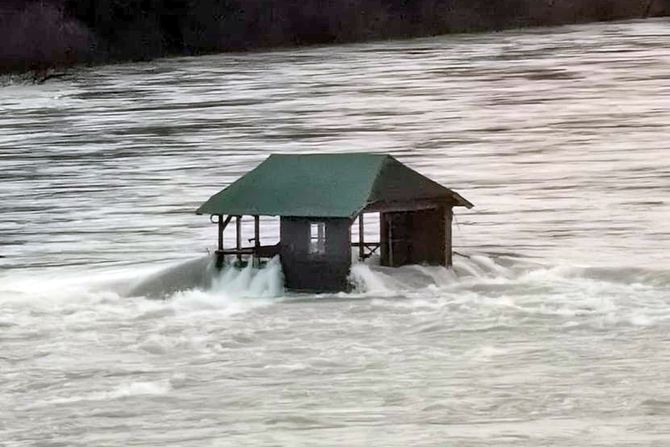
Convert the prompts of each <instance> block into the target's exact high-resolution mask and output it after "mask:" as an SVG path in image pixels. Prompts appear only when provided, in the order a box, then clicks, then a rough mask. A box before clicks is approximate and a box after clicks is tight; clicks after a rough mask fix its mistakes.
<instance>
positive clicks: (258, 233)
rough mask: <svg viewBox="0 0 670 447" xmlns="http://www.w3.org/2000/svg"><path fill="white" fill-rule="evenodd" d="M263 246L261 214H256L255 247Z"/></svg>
mask: <svg viewBox="0 0 670 447" xmlns="http://www.w3.org/2000/svg"><path fill="white" fill-rule="evenodd" d="M260 246H261V219H260V216H254V247H256V248H258V247H260Z"/></svg>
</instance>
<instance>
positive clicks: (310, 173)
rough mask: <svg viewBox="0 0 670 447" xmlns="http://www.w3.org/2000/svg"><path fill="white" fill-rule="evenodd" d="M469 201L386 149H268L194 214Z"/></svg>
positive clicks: (339, 212) (316, 213)
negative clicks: (298, 151) (269, 151)
mask: <svg viewBox="0 0 670 447" xmlns="http://www.w3.org/2000/svg"><path fill="white" fill-rule="evenodd" d="M413 200H440V201H444V202H446V203H449V204H451V205H454V206H466V207H468V208H471V207H472V206H473V205H472V204H471V203H470V202H468V201H467V200H465V199H464V198H463V197H461V196H460V195H458V194H457V193H455V192H454V191H452V190H450V189H448V188H445V187H444V186H442V185H440V184H439V183H437V182H434V181H432V180H430V179H429V178H427V177H425V176H423V175H421V174H419V173H418V172H416V171H414V170H412V169H410V168H408V167H407V166H405V165H403V164H402V163H400V162H399V161H398V160H396V159H395V158H393V157H391V156H390V155H384V154H370V153H349V154H299V155H284V154H273V155H271V156H270V157H268V158H267V159H266V160H265V161H263V162H262V163H261V164H260V165H258V166H257V167H256V168H255V169H253V170H252V171H250V172H248V173H247V174H245V175H244V176H242V177H241V178H239V179H238V180H237V181H235V182H234V183H232V184H231V185H230V186H228V187H227V188H226V189H224V190H223V191H221V192H219V193H217V194H214V195H213V196H212V197H210V198H209V200H207V201H206V202H205V203H204V204H202V205H201V206H200V208H198V210H197V211H196V213H198V214H228V215H259V216H301V217H355V216H356V215H357V214H358V213H360V212H361V211H362V210H363V209H364V208H365V207H366V206H368V205H371V204H374V203H376V202H407V201H413Z"/></svg>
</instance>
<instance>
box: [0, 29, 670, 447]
mask: <svg viewBox="0 0 670 447" xmlns="http://www.w3.org/2000/svg"><path fill="white" fill-rule="evenodd" d="M669 41H670V27H669V26H668V20H667V19H657V20H647V21H631V22H619V23H607V24H590V25H579V26H568V27H560V28H539V29H532V30H524V31H506V32H501V33H490V34H473V35H453V36H442V37H434V38H424V39H413V40H395V41H388V42H376V43H367V44H355V45H345V46H325V47H311V48H305V49H287V50H279V51H272V52H254V53H246V54H225V55H214V56H204V57H197V58H176V59H165V60H159V61H154V62H148V63H135V64H124V65H116V66H103V67H92V68H82V69H80V70H77V71H73V72H71V73H69V74H68V75H67V76H65V77H62V78H58V79H55V80H53V81H51V82H47V83H46V84H44V85H39V86H35V85H26V84H24V83H22V82H21V81H19V80H16V79H9V78H2V79H0V85H2V87H0V445H2V446H5V445H6V446H11V447H14V446H32V445H45V446H46V445H50V446H51V445H53V446H56V445H59V446H60V445H62V446H91V445H96V446H105V445H110V446H111V445H142V446H165V445H179V446H228V445H230V446H243V445H253V446H275V445H291V446H342V445H350V446H369V445H380V446H381V445H383V446H409V445H412V446H444V445H458V446H519V445H527V446H575V445H621V446H624V445H625V446H634V445H635V446H638V445H639V446H666V445H670V374H668V372H669V371H670V229H669V228H670V227H669V226H668V225H669V224H668V222H670V157H668V155H669V152H668V151H669V149H668V147H669V144H670V124H669V123H670V78H669V77H668V67H670V46H668V42H669ZM347 151H357V152H360V151H372V152H385V153H391V154H392V155H394V156H395V157H396V158H398V159H399V160H400V161H402V162H404V163H406V164H408V165H409V166H411V167H413V168H414V169H417V170H418V171H420V172H421V173H424V174H426V175H428V176H429V177H431V178H434V179H436V180H437V181H439V182H441V183H443V184H445V185H446V186H448V187H451V188H453V189H455V190H456V191H458V192H459V193H461V194H463V195H464V196H465V197H467V198H468V199H469V200H470V201H472V202H473V203H474V204H475V208H473V209H472V210H464V209H457V210H456V211H457V212H456V219H455V226H454V245H455V248H456V251H457V255H456V256H455V265H454V269H453V270H452V271H448V270H445V269H443V268H438V267H427V266H407V267H402V268H400V269H386V268H381V267H377V266H374V265H360V264H359V265H355V266H354V267H353V269H352V282H353V283H354V284H355V288H354V290H353V291H352V292H351V293H340V294H323V295H301V294H292V293H288V292H286V291H284V289H283V287H282V274H281V268H280V265H279V264H278V263H277V261H276V260H274V261H271V262H270V263H268V265H266V266H265V268H263V269H262V270H254V269H249V268H247V269H242V270H236V269H231V268H226V269H224V270H223V271H222V272H216V270H215V269H213V268H212V264H211V257H210V255H208V250H210V251H211V249H212V248H213V246H214V244H215V242H216V231H215V226H214V225H212V224H210V223H209V221H208V219H207V217H206V216H196V215H195V214H194V210H195V208H196V207H197V206H198V205H199V204H200V203H201V202H202V201H204V200H206V199H207V198H208V197H209V196H210V195H211V194H213V193H214V192H216V191H218V190H220V189H221V188H222V187H224V186H226V185H227V184H228V183H230V182H231V181H233V180H235V179H236V178H237V177H239V176H240V175H242V174H243V173H245V172H246V171H248V170H249V169H251V168H253V167H254V166H255V165H256V164H257V163H259V162H260V161H262V160H263V159H264V158H265V157H266V156H267V155H268V154H270V153H274V152H292V153H309V152H347ZM276 230H277V223H276V222H275V221H273V220H266V221H264V222H263V234H268V235H269V238H268V239H267V240H263V242H264V243H272V242H273V240H272V234H273V233H276ZM228 243H229V244H230V243H231V241H230V240H229V241H228ZM166 284H167V286H166Z"/></svg>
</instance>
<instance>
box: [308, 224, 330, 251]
mask: <svg viewBox="0 0 670 447" xmlns="http://www.w3.org/2000/svg"><path fill="white" fill-rule="evenodd" d="M327 228H328V226H327V223H326V222H324V221H310V222H309V240H308V247H307V252H308V254H309V255H310V256H317V257H318V256H325V255H326V245H327V239H328V238H327Z"/></svg>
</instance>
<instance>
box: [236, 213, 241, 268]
mask: <svg viewBox="0 0 670 447" xmlns="http://www.w3.org/2000/svg"><path fill="white" fill-rule="evenodd" d="M235 231H236V233H237V234H236V236H237V242H236V244H235V248H236V249H237V250H238V252H239V250H241V249H242V216H235ZM237 260H238V261H241V260H242V255H241V254H240V253H237Z"/></svg>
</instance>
